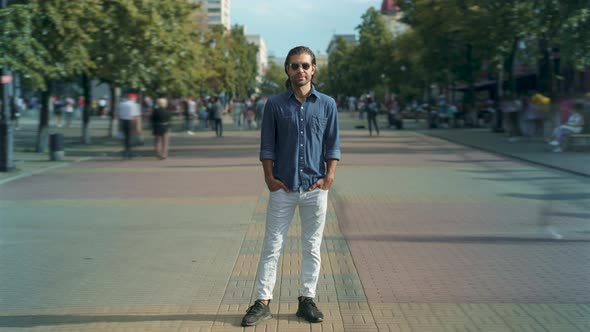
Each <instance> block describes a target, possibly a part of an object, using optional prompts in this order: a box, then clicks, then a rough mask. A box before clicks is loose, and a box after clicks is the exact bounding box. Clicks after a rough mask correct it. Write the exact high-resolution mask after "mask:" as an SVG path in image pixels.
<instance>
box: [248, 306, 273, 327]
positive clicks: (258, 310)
mask: <svg viewBox="0 0 590 332" xmlns="http://www.w3.org/2000/svg"><path fill="white" fill-rule="evenodd" d="M269 304H270V301H269ZM271 318H272V315H271V314H270V307H269V306H268V305H264V304H263V303H262V301H260V300H256V302H254V304H253V305H252V306H251V307H250V308H248V311H246V315H245V316H244V318H242V326H254V325H256V324H258V323H260V322H263V321H265V320H267V319H271Z"/></svg>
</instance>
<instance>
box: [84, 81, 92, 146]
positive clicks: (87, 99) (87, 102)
mask: <svg viewBox="0 0 590 332" xmlns="http://www.w3.org/2000/svg"><path fill="white" fill-rule="evenodd" d="M82 89H83V91H84V110H83V111H82V143H84V144H90V141H91V139H90V112H91V107H92V100H91V90H92V86H91V81H90V78H89V77H88V75H87V74H86V73H83V74H82Z"/></svg>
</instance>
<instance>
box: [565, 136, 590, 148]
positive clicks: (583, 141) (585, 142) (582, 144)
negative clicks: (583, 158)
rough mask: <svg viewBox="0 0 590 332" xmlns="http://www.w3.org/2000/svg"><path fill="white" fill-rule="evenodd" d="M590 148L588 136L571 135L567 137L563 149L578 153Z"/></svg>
mask: <svg viewBox="0 0 590 332" xmlns="http://www.w3.org/2000/svg"><path fill="white" fill-rule="evenodd" d="M589 148H590V134H572V135H569V136H568V137H567V142H566V146H565V149H566V150H568V151H580V150H584V149H589Z"/></svg>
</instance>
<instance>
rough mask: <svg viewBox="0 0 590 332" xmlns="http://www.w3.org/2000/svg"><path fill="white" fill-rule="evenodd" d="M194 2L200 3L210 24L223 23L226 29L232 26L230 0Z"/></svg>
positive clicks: (196, 0) (195, 1)
mask: <svg viewBox="0 0 590 332" xmlns="http://www.w3.org/2000/svg"><path fill="white" fill-rule="evenodd" d="M192 1H193V3H200V4H201V9H202V10H203V12H204V13H205V14H206V16H207V23H208V26H210V27H211V26H214V25H219V24H221V25H223V26H224V27H225V28H226V29H228V30H229V29H230V28H231V24H230V0H192Z"/></svg>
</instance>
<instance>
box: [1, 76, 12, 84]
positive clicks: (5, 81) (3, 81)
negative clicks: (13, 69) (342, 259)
mask: <svg viewBox="0 0 590 332" xmlns="http://www.w3.org/2000/svg"><path fill="white" fill-rule="evenodd" d="M12 79H13V77H12V75H2V76H0V84H8V83H11V82H12Z"/></svg>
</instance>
